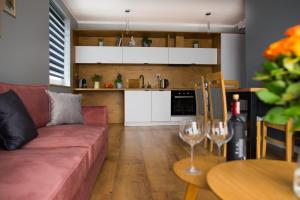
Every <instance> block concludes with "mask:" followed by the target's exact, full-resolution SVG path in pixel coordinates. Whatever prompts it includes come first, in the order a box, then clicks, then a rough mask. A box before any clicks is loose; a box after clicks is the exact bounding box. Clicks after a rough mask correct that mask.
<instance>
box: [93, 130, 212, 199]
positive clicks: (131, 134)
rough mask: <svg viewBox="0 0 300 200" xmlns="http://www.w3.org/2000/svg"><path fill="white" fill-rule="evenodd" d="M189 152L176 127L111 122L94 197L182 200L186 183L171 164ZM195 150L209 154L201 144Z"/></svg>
mask: <svg viewBox="0 0 300 200" xmlns="http://www.w3.org/2000/svg"><path fill="white" fill-rule="evenodd" d="M189 151H190V149H189V146H188V145H187V144H185V143H184V142H183V141H181V139H180V138H179V137H178V127H177V126H155V127H123V125H110V127H109V151H108V156H107V159H106V161H105V163H104V166H103V168H102V170H101V171H100V173H99V175H98V178H97V182H96V184H95V186H94V189H93V192H92V195H91V200H144V199H145V200H148V199H153V200H169V199H170V200H177V199H178V200H182V199H183V197H184V193H185V183H184V182H182V181H181V180H180V179H178V178H177V177H176V175H175V174H174V173H173V171H172V166H173V164H174V163H175V162H176V161H178V160H180V159H183V158H186V157H188V156H189ZM195 152H196V154H198V155H200V154H202V155H203V154H207V151H206V150H204V149H203V148H201V147H200V145H198V147H197V148H196V151H195ZM201 199H203V198H201Z"/></svg>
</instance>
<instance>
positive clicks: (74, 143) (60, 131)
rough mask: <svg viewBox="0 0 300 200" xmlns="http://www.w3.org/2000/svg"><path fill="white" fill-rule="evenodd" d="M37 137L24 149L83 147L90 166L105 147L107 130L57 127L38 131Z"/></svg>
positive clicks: (78, 126)
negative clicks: (86, 152)
mask: <svg viewBox="0 0 300 200" xmlns="http://www.w3.org/2000/svg"><path fill="white" fill-rule="evenodd" d="M38 133H39V137H38V138H36V139H35V140H33V141H31V142H30V143H28V144H26V145H25V146H24V147H23V148H25V149H41V148H59V147H85V148H87V149H88V158H89V165H92V164H93V162H94V161H95V159H96V157H97V155H98V154H99V153H105V152H101V150H102V148H103V146H106V145H107V142H108V135H107V130H106V128H104V127H101V126H87V125H59V126H48V127H43V128H40V129H38Z"/></svg>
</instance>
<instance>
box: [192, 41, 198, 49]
mask: <svg viewBox="0 0 300 200" xmlns="http://www.w3.org/2000/svg"><path fill="white" fill-rule="evenodd" d="M193 48H199V42H198V41H197V40H195V41H194V42H193Z"/></svg>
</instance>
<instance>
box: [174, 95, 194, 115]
mask: <svg viewBox="0 0 300 200" xmlns="http://www.w3.org/2000/svg"><path fill="white" fill-rule="evenodd" d="M195 115H196V100H195V91H194V90H172V91H171V116H183V117H184V116H195Z"/></svg>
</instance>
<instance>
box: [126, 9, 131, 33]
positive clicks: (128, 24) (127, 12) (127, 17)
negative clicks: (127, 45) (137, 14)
mask: <svg viewBox="0 0 300 200" xmlns="http://www.w3.org/2000/svg"><path fill="white" fill-rule="evenodd" d="M130 12H131V9H126V10H125V19H126V21H125V33H126V34H127V35H128V34H129V30H130V23H129V15H130Z"/></svg>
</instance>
